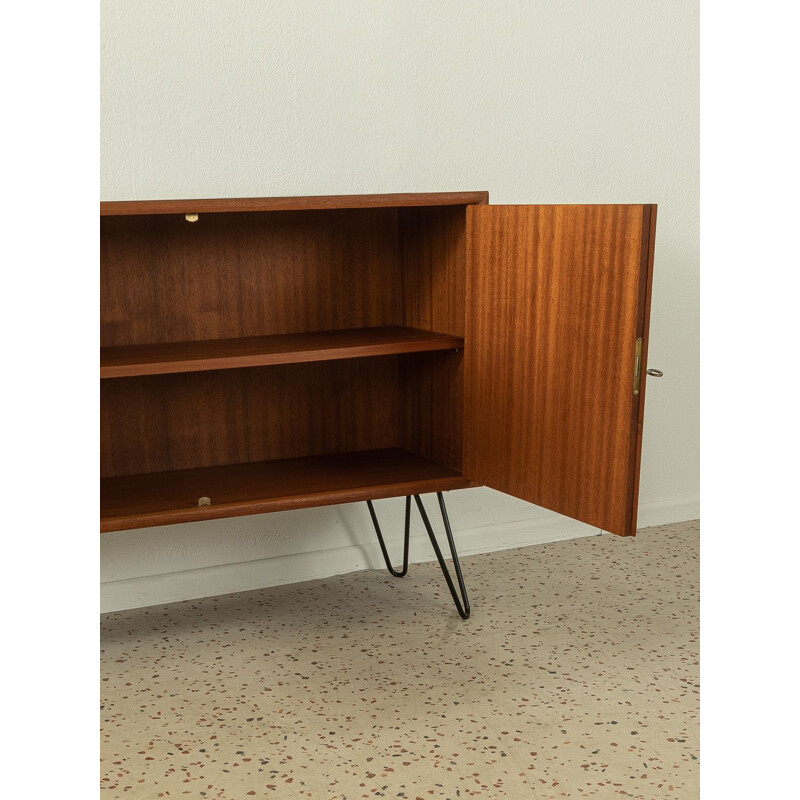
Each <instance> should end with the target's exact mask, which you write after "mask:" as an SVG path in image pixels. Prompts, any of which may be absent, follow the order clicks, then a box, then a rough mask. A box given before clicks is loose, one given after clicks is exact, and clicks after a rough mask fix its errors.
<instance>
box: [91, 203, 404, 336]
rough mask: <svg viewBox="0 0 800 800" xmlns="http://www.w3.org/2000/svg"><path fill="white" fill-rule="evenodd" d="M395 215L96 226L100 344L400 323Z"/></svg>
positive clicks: (118, 220)
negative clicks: (98, 244) (99, 228)
mask: <svg viewBox="0 0 800 800" xmlns="http://www.w3.org/2000/svg"><path fill="white" fill-rule="evenodd" d="M397 213H398V212H397V210H396V209H391V208H375V209H361V210H353V211H305V212H295V211H287V212H285V213H282V214H271V213H250V214H246V213H236V214H207V215H205V216H201V218H200V220H199V221H198V222H195V223H190V222H186V221H185V220H184V219H183V218H182V217H180V216H146V217H135V216H134V217H105V218H103V219H102V220H101V261H100V263H101V270H100V273H101V286H100V291H101V319H100V340H101V345H102V346H103V347H119V346H125V345H140V344H156V343H165V342H188V341H204V340H212V339H240V338H245V337H252V336H271V335H277V334H286V333H303V332H308V331H326V330H335V329H344V328H367V327H379V326H393V325H403V324H404V323H403V296H402V279H401V274H400V260H399V248H398V235H399V234H398V220H397Z"/></svg>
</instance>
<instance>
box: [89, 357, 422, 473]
mask: <svg viewBox="0 0 800 800" xmlns="http://www.w3.org/2000/svg"><path fill="white" fill-rule="evenodd" d="M406 357H407V356H379V357H376V358H358V359H348V360H343V361H321V362H314V363H307V364H286V365H278V366H271V367H255V368H253V369H233V370H215V371H213V372H188V373H183V374H177V375H147V376H143V377H135V378H123V379H119V380H106V381H102V382H101V386H100V421H101V434H100V454H101V476H102V477H113V476H119V475H133V474H137V473H145V472H169V471H174V470H182V469H191V468H193V467H211V466H219V465H222V464H237V463H245V462H252V461H271V460H273V459H282V458H295V457H303V456H311V455H322V454H330V453H343V452H350V451H359V450H379V449H383V448H387V447H398V446H399V445H400V443H401V422H400V419H401V392H400V387H399V367H398V363H397V360H398V359H400V358H406Z"/></svg>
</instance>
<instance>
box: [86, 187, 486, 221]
mask: <svg viewBox="0 0 800 800" xmlns="http://www.w3.org/2000/svg"><path fill="white" fill-rule="evenodd" d="M488 202H489V192H428V193H407V194H345V195H320V196H318V197H243V198H221V199H217V200H114V201H110V202H105V203H100V216H101V217H102V216H123V215H129V214H200V213H205V214H209V213H224V212H236V211H305V210H317V209H329V208H397V207H401V206H460V205H480V204H484V203H488Z"/></svg>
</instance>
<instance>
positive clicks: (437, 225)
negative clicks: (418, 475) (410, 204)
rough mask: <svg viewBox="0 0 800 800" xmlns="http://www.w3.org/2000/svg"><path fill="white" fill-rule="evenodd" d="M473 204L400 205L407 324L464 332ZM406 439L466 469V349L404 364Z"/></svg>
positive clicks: (436, 458)
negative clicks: (463, 463)
mask: <svg viewBox="0 0 800 800" xmlns="http://www.w3.org/2000/svg"><path fill="white" fill-rule="evenodd" d="M466 213H467V211H466V207H465V206H453V207H444V208H406V209H401V210H400V268H401V273H402V281H403V300H404V319H405V324H406V325H410V326H412V327H415V328H424V329H426V330H432V331H437V332H439V333H449V334H452V335H455V336H463V335H464V325H465V322H464V302H465V281H466V275H465V272H466ZM401 388H402V392H403V406H404V409H403V410H404V419H403V426H404V427H403V441H404V446H405V447H407V448H408V449H409V450H412V451H413V452H415V453H419V454H420V455H422V456H424V457H425V458H430V459H432V460H433V461H437V462H439V463H440V464H445V465H447V466H449V467H452V468H453V469H458V470H460V469H461V461H462V448H463V425H462V422H463V404H464V372H463V354H462V353H441V354H431V355H425V356H415V357H414V358H408V359H405V360H404V361H403V362H402V364H401Z"/></svg>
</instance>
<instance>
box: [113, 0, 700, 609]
mask: <svg viewBox="0 0 800 800" xmlns="http://www.w3.org/2000/svg"><path fill="white" fill-rule="evenodd" d="M697 5H698V4H697V2H696V0H689V1H687V0H658V1H656V0H594V1H593V2H590V1H589V0H587V1H586V2H579V1H578V0H535V1H534V0H514V1H510V0H506V1H503V2H486V0H437V2H429V0H393V1H391V2H388V1H385V2H380V1H376V0H371V1H367V0H326V1H325V2H320V1H319V0H315V1H314V2H311V0H271V2H266V1H262V0H224V2H220V0H169V1H167V0H136V2H133V3H131V2H127V0H126V1H124V2H123V0H104V2H103V3H102V6H101V9H102V72H101V79H102V87H101V88H102V99H101V102H102V131H101V134H102V157H101V178H102V199H104V200H133V199H160V198H183V197H247V196H276V195H305V194H347V193H362V192H364V193H369V192H415V191H456V190H471V189H488V190H489V192H490V198H491V201H492V202H494V203H628V202H632V203H649V202H655V203H658V205H659V210H658V233H657V240H656V260H655V279H654V285H653V305H652V320H651V331H650V358H649V362H650V366H655V367H659V368H660V369H663V370H664V372H665V377H664V378H663V379H662V380H660V381H650V383H649V387H648V394H647V407H646V413H645V436H644V444H643V456H642V476H641V489H640V501H641V503H642V507H641V509H640V524H641V525H646V524H659V523H663V522H669V521H677V520H679V519H687V518H692V517H694V516H697V515H699V464H698V421H699V376H698V367H699V346H698V335H699V324H698V323H699V320H698V315H699V302H698V296H699V234H698V223H699V187H698V169H699V164H698V160H699V158H698V144H699V136H698V119H699V97H698V94H699V93H698V16H699V14H698V7H697ZM449 506H450V509H451V517H452V521H453V524H454V527H455V529H456V535H457V539H458V540H459V541H460V542H461V549H462V551H463V552H465V553H466V552H474V551H477V550H481V549H489V548H490V547H495V546H496V547H502V546H514V545H518V544H523V543H528V542H536V541H544V540H546V539H549V538H554V537H563V536H573V535H584V534H587V533H595V532H596V531H595V530H594V529H590V528H587V527H586V526H582V525H580V524H578V523H572V522H570V521H568V520H565V519H564V518H562V517H557V516H555V515H552V514H549V513H547V512H544V511H542V510H541V509H538V508H536V507H534V506H530V505H528V504H526V503H522V502H520V501H516V500H513V499H512V498H508V497H506V496H504V495H500V494H498V493H496V492H492V491H489V490H486V489H480V490H469V491H465V492H455V493H452V494H450V495H449ZM384 509H386V511H385V518H386V526H387V527H388V528H392V529H394V530H399V528H400V526H401V524H402V519H401V515H402V508H401V501H385V502H383V503H380V504H379V512H380V511H382V510H384ZM392 510H393V511H392ZM368 526H369V518H368V516H367V514H366V509H365V508H364V507H363V504H362V505H349V506H338V507H329V508H323V509H309V510H304V511H294V512H284V513H279V514H271V515H262V516H257V517H249V518H243V519H235V520H223V521H219V522H207V523H195V524H192V525H176V526H171V527H166V528H156V529H151V530H147V531H126V532H121V533H113V534H107V535H105V536H104V537H103V540H102V569H103V580H104V601H103V604H104V607H105V608H106V609H107V610H111V609H116V608H124V607H133V606H138V605H148V604H152V603H159V602H166V601H169V600H175V599H183V598H188V597H197V596H201V595H206V594H214V593H217V592H225V591H236V590H238V589H247V588H254V587H256V586H261V585H268V584H270V583H279V582H283V581H286V580H297V579H301V578H305V577H315V576H321V575H326V574H333V573H335V572H344V571H347V570H349V569H357V568H362V567H363V566H365V565H367V564H370V565H372V566H378V564H379V562H378V560H377V557H378V555H379V552H378V550H377V546H376V545H375V544H374V534H372V533H371V531H370V529H369V527H368ZM416 532H417V534H419V533H421V531H420V529H419V525H417V527H416ZM395 535H396V534H395ZM415 546H416V547H417V550H416V554H417V557H418V558H420V559H428V558H431V557H432V555H431V552H430V550H429V546H427V547H426V546H425V545H424V542H422V540H421V539H420V540H419V541H415Z"/></svg>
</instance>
